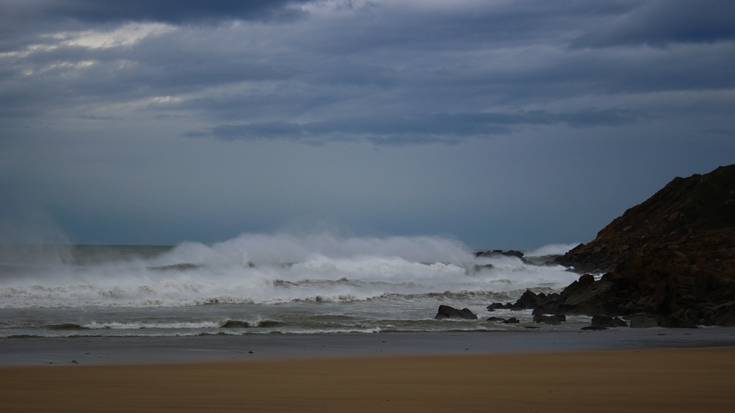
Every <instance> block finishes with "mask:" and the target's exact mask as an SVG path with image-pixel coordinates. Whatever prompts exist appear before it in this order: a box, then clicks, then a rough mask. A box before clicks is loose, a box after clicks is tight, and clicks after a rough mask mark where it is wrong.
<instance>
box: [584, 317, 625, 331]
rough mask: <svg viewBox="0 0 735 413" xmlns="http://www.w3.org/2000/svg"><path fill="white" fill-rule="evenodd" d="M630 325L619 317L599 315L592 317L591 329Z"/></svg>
mask: <svg viewBox="0 0 735 413" xmlns="http://www.w3.org/2000/svg"><path fill="white" fill-rule="evenodd" d="M627 326H628V323H626V322H625V321H623V320H622V319H621V318H619V317H611V316H609V315H604V314H597V315H595V316H593V317H592V323H591V325H590V327H602V328H608V327H627Z"/></svg>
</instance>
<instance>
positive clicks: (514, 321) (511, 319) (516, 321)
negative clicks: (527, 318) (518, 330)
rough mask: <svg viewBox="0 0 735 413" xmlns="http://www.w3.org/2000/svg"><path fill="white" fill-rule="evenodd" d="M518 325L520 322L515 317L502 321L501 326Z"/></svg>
mask: <svg viewBox="0 0 735 413" xmlns="http://www.w3.org/2000/svg"><path fill="white" fill-rule="evenodd" d="M518 323H520V321H518V319H517V318H515V317H510V318H508V319H506V320H505V321H503V324H518Z"/></svg>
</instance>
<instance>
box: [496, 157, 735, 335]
mask: <svg viewBox="0 0 735 413" xmlns="http://www.w3.org/2000/svg"><path fill="white" fill-rule="evenodd" d="M556 261H557V262H558V263H560V264H563V265H565V266H569V267H570V268H572V269H574V270H575V271H577V272H580V273H581V274H583V275H582V276H581V277H580V278H579V280H578V281H575V282H573V283H572V284H571V285H569V286H568V287H566V288H565V289H564V290H563V291H561V292H560V293H554V294H543V293H540V294H535V293H533V292H531V291H527V292H526V293H525V294H523V296H522V297H521V298H520V299H519V300H518V301H517V302H516V303H510V304H497V303H496V304H491V305H490V306H489V307H488V309H490V310H492V309H493V308H510V309H533V310H534V316H535V317H537V318H538V320H539V321H542V322H543V321H548V320H550V319H549V318H548V317H549V315H554V316H557V318H554V319H553V320H561V317H558V316H563V315H565V314H587V315H592V316H595V318H594V320H593V325H592V326H590V327H591V328H593V329H601V328H606V327H614V326H622V325H623V324H629V325H630V326H631V327H649V326H655V325H660V326H666V327H695V326H698V325H726V326H735V165H730V166H723V167H719V168H717V169H715V170H714V171H712V172H710V173H707V174H704V175H693V176H690V177H688V178H675V179H674V180H673V181H671V182H670V183H669V184H668V185H666V186H665V187H664V188H663V189H661V190H660V191H658V192H657V193H656V194H654V195H653V196H652V197H650V198H649V199H648V200H646V201H645V202H643V203H641V204H639V205H636V206H634V207H632V208H630V209H629V210H627V211H625V213H624V214H623V215H622V216H620V217H618V218H616V219H615V220H613V221H612V222H611V223H610V224H609V225H607V226H606V227H605V228H603V229H602V230H601V231H600V232H599V233H598V234H597V237H596V238H595V239H594V240H593V241H591V242H589V243H587V244H580V245H579V246H577V247H575V248H574V249H572V250H571V251H569V252H568V253H566V254H565V255H563V256H560V257H558V258H557V259H556ZM589 273H596V274H598V275H597V276H595V275H593V274H589ZM599 274H603V275H602V276H599ZM617 317H622V318H624V319H626V320H628V321H627V323H625V322H623V321H622V320H621V319H620V318H617Z"/></svg>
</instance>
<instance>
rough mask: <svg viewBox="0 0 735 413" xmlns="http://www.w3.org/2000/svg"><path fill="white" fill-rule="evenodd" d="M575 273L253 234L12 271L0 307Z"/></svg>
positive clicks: (362, 243) (406, 242) (474, 283)
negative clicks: (144, 255)
mask: <svg viewBox="0 0 735 413" xmlns="http://www.w3.org/2000/svg"><path fill="white" fill-rule="evenodd" d="M181 264H186V265H181ZM575 278H576V276H575V275H574V274H572V273H569V272H567V271H566V270H565V268H564V267H561V266H533V265H528V264H526V263H524V262H523V261H522V260H520V259H518V258H515V257H505V256H498V257H492V258H475V257H474V255H473V254H472V251H471V250H470V249H469V248H467V247H466V246H464V245H463V244H462V243H460V242H458V241H455V240H451V239H445V238H439V237H387V238H357V237H340V236H337V235H334V234H325V233H322V234H309V235H292V234H280V235H253V234H245V235H242V236H240V237H237V238H235V239H232V240H229V241H225V242H222V243H218V244H214V245H212V246H208V245H204V244H199V243H184V244H181V245H179V246H177V247H175V248H173V249H172V250H171V251H170V252H167V253H165V254H163V255H161V256H158V257H155V258H151V259H135V260H127V261H117V262H108V263H104V264H95V265H89V266H64V265H59V266H55V267H50V268H48V267H45V269H42V270H35V271H33V272H30V273H24V274H23V276H22V277H5V278H3V279H0V307H3V308H28V307H82V306H118V307H119V306H129V307H152V306H181V305H193V304H204V303H283V302H290V301H293V300H315V301H320V300H321V301H331V302H339V301H343V300H344V301H355V300H366V299H371V298H375V297H381V296H385V295H386V294H388V295H390V294H394V295H395V294H398V295H400V294H405V295H416V294H426V293H434V292H487V291H491V292H508V291H522V290H523V289H525V288H533V287H548V288H561V287H563V286H565V285H567V284H569V283H570V282H571V281H573V280H574V279H575ZM316 298H318V299H316ZM110 328H113V327H110Z"/></svg>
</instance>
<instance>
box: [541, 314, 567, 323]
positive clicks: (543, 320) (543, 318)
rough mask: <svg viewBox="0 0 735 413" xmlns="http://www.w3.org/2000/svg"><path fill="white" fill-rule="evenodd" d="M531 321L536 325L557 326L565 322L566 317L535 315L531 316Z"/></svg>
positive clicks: (562, 315) (559, 315)
mask: <svg viewBox="0 0 735 413" xmlns="http://www.w3.org/2000/svg"><path fill="white" fill-rule="evenodd" d="M533 321H534V322H536V323H544V324H552V325H557V324H561V323H563V322H565V321H567V317H566V316H565V315H564V314H536V315H534V316H533Z"/></svg>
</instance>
